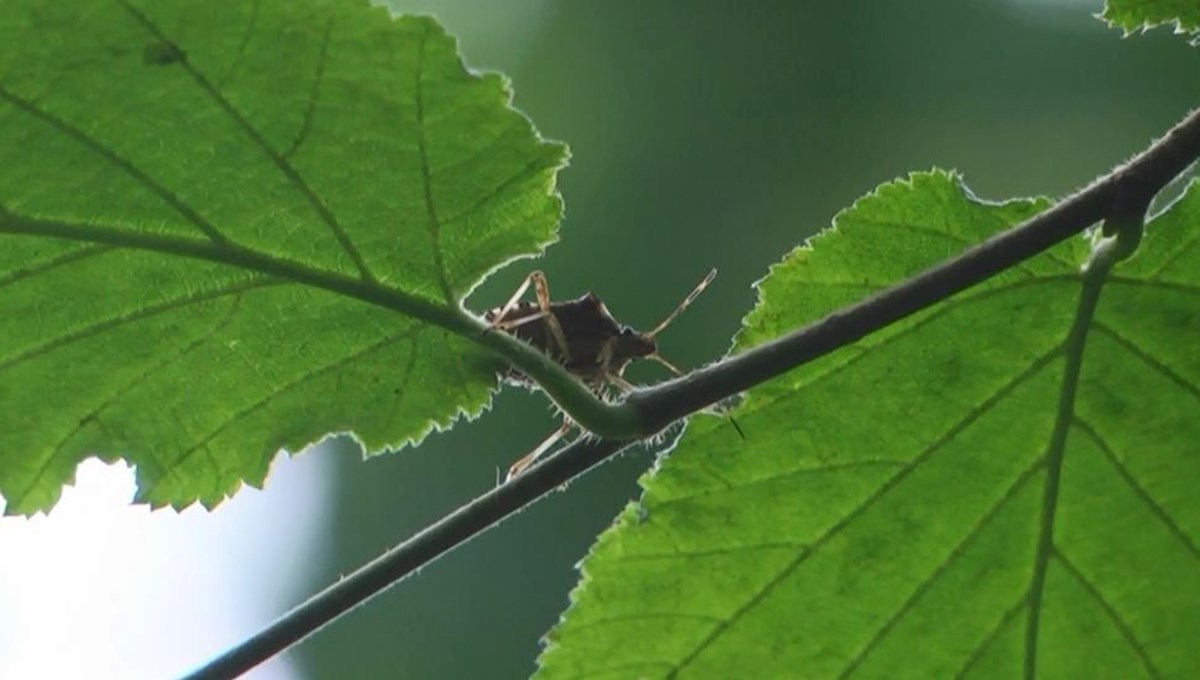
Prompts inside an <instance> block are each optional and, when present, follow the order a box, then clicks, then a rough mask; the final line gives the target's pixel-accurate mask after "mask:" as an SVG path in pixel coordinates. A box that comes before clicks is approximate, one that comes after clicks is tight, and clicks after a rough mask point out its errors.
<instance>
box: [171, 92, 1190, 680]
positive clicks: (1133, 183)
mask: <svg viewBox="0 0 1200 680" xmlns="http://www.w3.org/2000/svg"><path fill="white" fill-rule="evenodd" d="M1198 157H1200V109H1198V110H1196V111H1193V112H1192V113H1191V114H1189V115H1188V116H1187V117H1186V118H1185V119H1184V120H1183V121H1182V122H1180V123H1179V124H1178V125H1176V126H1175V127H1174V128H1172V129H1171V130H1170V132H1168V133H1167V134H1166V135H1165V136H1163V138H1162V139H1160V140H1158V141H1157V142H1155V143H1154V144H1152V145H1151V146H1150V147H1149V148H1148V149H1146V150H1145V151H1144V152H1142V153H1141V154H1139V155H1138V156H1136V157H1135V158H1133V159H1132V160H1131V161H1130V162H1128V163H1126V164H1125V165H1123V166H1121V167H1118V168H1117V169H1116V170H1113V171H1112V172H1111V173H1109V174H1108V175H1105V176H1104V177H1102V178H1100V179H1099V180H1097V181H1096V182H1094V183H1092V184H1091V185H1090V186H1088V187H1087V188H1085V189H1083V190H1081V191H1079V192H1077V193H1075V194H1074V195H1072V196H1071V197H1070V198H1068V199H1066V200H1064V201H1062V202H1060V203H1058V204H1057V205H1055V206H1054V207H1052V208H1050V209H1049V210H1046V211H1045V212H1043V213H1041V214H1039V215H1037V216H1036V217H1034V218H1032V219H1030V220H1028V221H1026V222H1025V223H1023V224H1021V225H1019V226H1017V227H1014V228H1012V229H1010V230H1008V231H1006V232H1003V233H1001V234H999V235H997V236H995V237H993V238H991V239H988V240H987V241H984V242H983V243H981V244H979V245H977V246H975V247H973V248H970V249H969V250H967V251H965V252H964V253H962V254H960V255H957V256H955V257H954V258H951V259H950V260H947V261H945V262H943V263H942V264H939V265H936V266H934V267H931V268H930V269H928V270H926V271H924V272H922V273H920V274H918V275H916V276H914V277H912V278H911V279H908V280H906V281H904V282H902V283H899V284H897V285H895V286H893V287H891V288H888V289H887V290H884V291H882V292H880V293H878V294H877V295H874V296H872V297H870V298H867V299H866V300H863V301H861V302H858V303H855V304H853V305H850V306H848V307H846V308H844V309H842V310H839V311H836V312H834V313H832V314H830V315H829V316H827V317H825V318H824V319H821V320H820V321H817V322H815V323H812V324H810V325H808V326H805V327H803V328H801V329H799V330H797V331H794V332H792V333H790V334H788V335H786V336H784V337H782V338H779V339H778V340H775V341H772V342H769V343H767V344H764V345H761V346H759V347H756V348H754V349H751V350H749V351H747V352H745V353H743V354H740V355H738V356H735V357H731V358H729V359H726V360H724V361H722V362H720V363H717V364H714V365H712V366H709V367H707V368H704V369H701V370H699V371H695V372H693V373H691V374H689V375H687V376H685V377H683V378H680V379H678V380H673V381H671V382H668V383H664V384H663V385H660V386H656V387H653V388H650V389H647V390H643V391H639V392H637V393H635V394H634V395H632V396H631V397H630V398H629V402H628V403H629V404H631V405H633V406H635V407H636V408H637V409H638V410H639V411H641V412H642V413H643V414H644V416H645V418H646V422H648V423H650V424H651V427H652V428H653V429H652V430H651V432H653V431H657V430H658V429H661V428H663V427H666V426H667V425H669V424H670V423H671V422H673V421H675V420H677V419H679V418H681V417H684V416H686V415H688V414H691V413H695V412H696V411H699V410H701V409H703V408H705V407H706V406H709V405H710V404H713V403H715V402H717V401H720V400H721V399H724V398H725V397H728V396H731V395H734V394H737V393H739V392H741V391H743V390H746V389H748V388H750V387H753V386H754V385H757V384H759V383H761V382H763V381H765V380H768V379H770V378H772V377H774V376H777V375H780V374H781V373H784V372H786V371H789V370H791V369H793V368H795V367H797V366H799V365H801V364H804V363H806V362H809V361H812V360H813V359H816V358H818V357H820V356H823V355H825V354H828V353H829V352H832V351H833V350H835V349H838V348H839V347H844V346H845V345H848V344H850V343H852V342H855V341H857V340H859V339H860V338H862V337H864V336H865V335H867V334H869V333H872V332H874V331H877V330H880V329H881V328H883V327H885V326H887V325H889V324H891V323H894V322H896V321H898V320H900V319H903V318H904V317H906V316H909V315H911V314H913V313H916V312H918V311H920V310H922V309H925V308H927V307H929V306H931V305H934V304H936V303H937V302H939V301H941V300H944V299H946V298H948V297H950V296H951V295H953V294H955V293H958V292H960V291H962V290H964V289H966V288H969V287H970V286H973V285H975V284H977V283H980V282H982V281H984V280H986V279H987V278H989V277H991V276H993V275H994V274H996V273H998V272H1001V271H1003V270H1004V269H1007V268H1009V267H1012V266H1014V265H1016V264H1018V263H1020V262H1023V261H1024V260H1026V259H1029V258H1030V257H1033V256H1035V255H1037V254H1039V253H1041V252H1043V251H1045V250H1046V249H1048V248H1050V247H1051V246H1054V245H1055V244H1057V243H1059V242H1061V241H1063V240H1065V239H1067V238H1070V237H1071V236H1073V235H1075V234H1078V233H1080V232H1082V231H1083V230H1085V229H1087V228H1088V227H1089V226H1091V225H1093V224H1096V223H1097V222H1099V221H1101V220H1103V219H1118V220H1119V219H1124V218H1128V217H1129V216H1131V215H1132V216H1140V215H1142V214H1144V213H1145V212H1146V210H1147V207H1148V206H1149V204H1150V200H1151V199H1152V198H1153V197H1154V196H1155V194H1157V193H1158V192H1159V191H1160V190H1161V189H1162V188H1163V187H1164V186H1166V185H1167V183H1169V182H1170V181H1171V180H1172V179H1173V178H1174V177H1176V176H1177V175H1178V174H1179V173H1181V172H1183V171H1184V170H1185V169H1186V168H1187V167H1188V166H1189V165H1190V164H1191V163H1193V162H1195V160H1196V159H1197V158H1198ZM647 434H649V433H647ZM629 444H630V442H628V441H625V442H616V441H580V442H577V443H575V444H572V445H571V446H569V447H567V448H565V449H564V450H562V451H561V452H559V453H558V454H556V455H554V456H552V457H550V458H548V459H547V460H546V461H544V462H542V463H541V464H538V465H536V466H534V467H532V468H530V469H529V470H528V471H526V472H525V473H524V474H522V475H521V476H519V477H517V478H516V479H514V480H512V481H510V482H508V483H507V484H504V485H503V486H500V487H498V488H496V489H493V490H492V491H490V492H488V493H486V494H484V495H482V496H480V497H479V498H477V499H475V500H474V501H471V502H470V503H468V504H467V505H464V506H462V507H461V508H459V509H458V510H456V511H454V512H453V513H451V514H450V515H447V516H446V517H444V518H443V519H441V520H440V521H438V522H437V523H435V524H433V525H431V526H429V527H427V528H425V529H424V530H422V531H421V532H420V533H418V534H416V535H415V536H413V537H412V538H410V539H408V540H407V541H405V542H403V543H401V544H400V545H397V546H396V547H394V548H392V549H391V550H389V551H388V552H386V553H384V554H383V555H381V556H380V557H378V558H376V559H375V560H373V561H372V562H370V563H368V564H367V565H365V566H363V567H362V568H360V569H359V570H358V571H356V572H355V573H353V574H351V575H350V576H347V577H346V578H344V579H342V580H341V581H339V582H337V583H335V584H334V585H332V586H330V587H328V588H326V589H325V590H324V591H322V592H321V593H318V594H317V595H315V596H313V597H312V598H311V599H309V600H308V601H307V602H305V603H304V604H302V605H300V606H299V607H296V608H295V609H293V610H292V611H291V612H288V613H287V614H285V615H283V616H282V617H280V618H279V619H278V620H277V621H275V622H274V623H272V624H271V625H269V626H268V627H267V628H265V629H264V630H262V631H261V632H259V633H258V634H257V635H255V636H253V637H251V638H249V639H248V640H246V641H245V642H243V643H241V644H239V645H237V646H236V647H233V648H231V649H229V650H228V651H226V652H225V653H224V654H222V655H221V656H219V657H217V658H216V659H214V660H212V661H210V662H209V663H208V664H206V665H205V666H203V667H202V668H200V669H199V670H197V671H196V672H194V673H193V674H191V675H189V676H187V677H188V678H191V679H198V678H232V677H236V676H238V675H240V674H242V673H244V672H246V671H248V670H250V669H251V668H253V667H254V666H256V665H258V664H259V663H261V662H263V661H265V660H266V659H268V658H270V657H272V656H274V655H275V654H278V653H279V652H281V651H283V650H284V649H286V648H288V647H290V646H291V645H293V644H295V643H296V642H299V641H300V640H302V639H304V638H305V637H307V636H308V635H310V634H312V633H313V632H315V631H316V630H318V629H320V628H321V627H322V626H324V625H326V624H328V623H329V622H331V621H333V620H334V619H336V618H337V617H339V616H341V615H342V614H344V613H345V612H347V611H348V610H350V609H352V608H354V607H355V606H357V605H359V604H361V603H363V602H365V601H366V600H367V599H368V598H370V597H372V596H374V595H375V594H377V593H379V592H380V591H382V590H384V589H385V588H387V587H388V586H390V585H393V584H394V583H396V582H398V581H400V580H401V579H402V578H404V577H405V576H407V575H409V574H411V573H412V572H414V571H416V570H417V569H419V568H420V567H422V566H424V565H426V564H428V563H430V562H432V561H433V560H434V559H436V558H437V557H439V556H441V555H442V554H444V553H446V552H448V551H449V550H451V549H452V548H455V547H457V546H459V545H462V544H463V543H465V542H467V541H468V540H470V539H471V538H472V537H474V536H475V535H477V534H479V533H480V532H482V531H484V530H485V529H487V528H488V527H490V526H492V525H493V524H496V523H497V522H499V521H501V520H503V519H505V518H506V517H508V516H509V515H511V514H513V513H514V512H516V511H517V510H519V509H521V508H522V507H524V506H526V505H528V504H529V503H532V502H533V501H534V500H536V499H538V498H539V497H541V496H543V495H544V494H546V493H548V492H550V491H551V490H553V489H555V488H557V487H559V486H561V485H562V484H564V483H566V482H567V481H569V480H570V479H571V478H573V477H575V476H576V475H578V474H580V473H582V472H583V471H585V470H587V469H588V468H590V467H592V466H593V465H596V464H597V463H599V462H601V461H603V460H606V459H607V458H609V457H611V456H613V455H615V454H616V453H617V452H618V451H620V450H622V449H623V448H625V447H626V446H628V445H629Z"/></svg>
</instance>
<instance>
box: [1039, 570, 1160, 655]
mask: <svg viewBox="0 0 1200 680" xmlns="http://www.w3.org/2000/svg"><path fill="white" fill-rule="evenodd" d="M1052 551H1053V554H1054V557H1056V558H1058V562H1059V564H1061V565H1063V567H1064V568H1065V569H1066V571H1067V573H1068V574H1070V575H1071V577H1072V578H1074V579H1075V580H1076V581H1077V582H1078V583H1079V585H1081V586H1083V589H1084V590H1085V591H1087V594H1088V595H1090V596H1091V598H1092V599H1093V600H1095V601H1096V604H1098V605H1100V608H1101V609H1102V610H1104V614H1105V616H1107V617H1108V618H1109V620H1110V621H1112V624H1113V626H1114V627H1115V628H1116V629H1117V631H1118V632H1119V633H1121V637H1123V638H1125V642H1126V644H1128V645H1129V648H1130V649H1132V650H1133V653H1134V654H1137V656H1138V660H1139V661H1140V662H1141V664H1142V667H1143V668H1145V669H1146V671H1147V672H1149V673H1150V677H1153V678H1161V677H1162V673H1160V672H1159V670H1158V668H1156V667H1155V666H1154V661H1153V660H1152V659H1151V658H1150V654H1149V653H1147V651H1146V648H1145V647H1144V646H1143V645H1142V643H1141V641H1140V640H1138V639H1137V636H1135V635H1134V634H1133V630H1132V629H1131V628H1130V627H1129V624H1128V623H1126V622H1125V620H1124V619H1123V618H1121V614H1120V612H1118V611H1117V609H1116V607H1114V606H1113V605H1112V603H1111V602H1109V601H1108V599H1107V598H1105V597H1104V593H1102V592H1100V589H1099V588H1097V587H1096V585H1095V584H1094V583H1092V582H1091V581H1089V580H1087V578H1086V577H1085V576H1084V575H1083V572H1081V571H1080V570H1079V568H1078V567H1076V566H1075V564H1074V563H1073V562H1071V560H1069V559H1067V556H1066V555H1064V554H1063V552H1062V550H1060V549H1058V548H1057V547H1055V548H1052Z"/></svg>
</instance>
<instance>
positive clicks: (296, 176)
mask: <svg viewBox="0 0 1200 680" xmlns="http://www.w3.org/2000/svg"><path fill="white" fill-rule="evenodd" d="M117 1H118V2H119V3H121V5H122V6H123V7H124V8H125V10H126V11H128V12H129V13H130V14H131V15H133V17H134V18H135V19H137V20H138V22H139V23H140V24H142V26H143V27H144V28H145V29H146V30H147V31H148V32H150V33H151V34H152V35H153V36H154V37H155V38H157V39H158V40H161V41H162V42H163V43H164V44H167V45H170V46H171V47H172V48H173V49H175V50H176V51H177V52H178V53H179V54H186V52H184V50H183V48H182V47H180V46H179V45H178V44H177V43H176V42H175V41H174V40H171V39H170V38H169V37H167V35H166V34H165V33H164V32H163V31H162V29H160V28H159V27H158V25H156V24H155V23H154V22H153V21H151V20H150V17H148V16H146V15H145V14H143V13H142V12H141V11H140V10H138V9H137V8H136V7H134V6H133V5H131V4H130V3H129V0H117ZM179 64H180V65H181V66H182V67H183V69H184V70H185V71H186V72H187V74H188V75H189V76H190V77H191V79H192V81H193V82H195V83H196V84H197V85H198V86H199V87H200V89H201V90H202V91H203V92H204V93H205V94H206V95H208V97H209V98H210V99H211V100H212V101H213V102H214V103H215V104H216V105H217V106H218V107H219V108H220V109H221V111H223V112H224V113H225V115H227V116H229V118H230V120H232V121H233V122H234V123H235V124H237V126H238V127H239V128H241V129H242V132H243V133H245V135H246V136H247V137H248V138H249V139H250V141H251V142H252V143H253V144H254V145H255V146H257V147H258V148H259V150H261V151H262V152H263V154H264V155H266V157H267V158H268V159H269V160H270V161H271V162H272V163H273V164H274V165H275V167H276V168H277V169H278V170H279V171H280V172H281V173H283V176H284V177H286V178H287V180H288V181H289V182H291V184H292V186H293V187H295V189H296V190H297V191H299V192H300V194H301V195H302V196H304V198H305V199H306V200H307V201H308V204H309V205H310V206H311V207H312V209H313V211H314V212H316V214H317V216H318V217H319V218H320V219H321V221H322V222H324V223H325V225H326V226H327V227H328V228H329V230H330V231H331V232H332V233H333V236H334V238H336V239H337V241H338V243H339V244H340V245H341V246H342V249H343V250H344V251H345V252H346V254H347V255H348V256H349V257H350V259H351V260H352V261H353V262H354V266H355V267H356V268H357V269H358V273H359V276H360V277H361V278H362V280H363V281H368V282H374V281H375V280H376V279H375V275H374V274H373V273H372V272H371V270H370V268H369V267H367V263H366V260H364V259H363V256H362V253H360V252H359V251H358V247H357V246H355V245H354V242H353V241H352V240H351V239H350V235H349V234H347V233H346V230H345V229H343V228H342V225H341V224H340V223H339V222H338V219H337V217H336V216H335V215H334V214H333V211H331V210H330V209H329V206H327V205H325V202H324V201H322V200H321V197H320V196H318V195H317V194H316V192H314V191H313V190H312V187H310V186H309V185H308V182H307V181H306V180H305V179H304V177H303V176H301V174H300V173H299V172H298V171H297V170H296V168H295V167H293V166H292V164H291V163H290V162H289V161H288V159H287V158H284V157H283V156H282V155H281V154H280V153H279V152H278V151H276V150H275V149H274V148H273V147H272V146H271V145H270V144H269V143H267V140H266V139H265V138H264V137H263V136H262V133H261V132H259V131H258V128H256V127H254V125H253V124H251V123H250V121H249V120H248V119H247V118H246V117H245V116H244V115H242V113H241V112H240V111H238V109H237V108H236V107H234V106H233V103H232V102H230V101H229V100H228V99H226V98H225V95H223V94H222V93H221V91H220V90H218V89H217V88H216V86H214V85H213V84H212V82H211V81H209V79H208V78H206V77H205V76H204V74H203V73H201V72H200V71H199V70H197V69H196V67H195V66H193V65H192V63H191V62H190V61H188V60H187V59H186V58H185V59H183V60H181V61H180V62H179Z"/></svg>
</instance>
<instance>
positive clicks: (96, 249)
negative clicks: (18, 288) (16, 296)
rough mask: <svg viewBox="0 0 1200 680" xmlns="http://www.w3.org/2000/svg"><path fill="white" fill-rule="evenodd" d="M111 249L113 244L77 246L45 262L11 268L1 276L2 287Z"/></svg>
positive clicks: (0, 285)
mask: <svg viewBox="0 0 1200 680" xmlns="http://www.w3.org/2000/svg"><path fill="white" fill-rule="evenodd" d="M111 250H113V247H112V246H102V245H97V246H85V247H83V248H76V249H74V250H71V251H68V252H65V253H61V254H59V255H56V256H55V257H52V258H50V259H48V260H46V261H44V262H39V263H37V264H34V265H30V266H28V267H19V268H17V269H13V270H10V271H9V272H8V273H7V274H5V275H4V276H0V288H4V287H5V286H10V285H12V284H14V283H17V282H19V281H25V280H27V279H31V278H33V277H35V276H37V275H39V274H44V273H46V272H49V271H53V270H54V269H57V268H58V267H62V266H65V265H69V264H74V263H75V262H79V261H80V260H86V259H87V258H89V257H95V256H97V255H103V254H104V253H107V252H109V251H111Z"/></svg>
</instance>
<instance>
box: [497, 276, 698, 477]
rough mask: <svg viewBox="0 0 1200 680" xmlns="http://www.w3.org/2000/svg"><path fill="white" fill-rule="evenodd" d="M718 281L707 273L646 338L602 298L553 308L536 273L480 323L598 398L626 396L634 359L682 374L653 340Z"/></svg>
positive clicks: (516, 466)
mask: <svg viewBox="0 0 1200 680" xmlns="http://www.w3.org/2000/svg"><path fill="white" fill-rule="evenodd" d="M716 275H717V270H715V269H714V270H712V271H710V272H709V273H708V276H706V277H704V280H703V281H701V282H700V283H699V285H697V286H696V288H695V289H693V290H692V292H691V293H689V294H688V296H687V297H686V298H684V299H683V302H680V303H679V306H677V307H676V308H675V311H673V312H671V313H670V314H668V315H667V318H665V319H663V320H662V322H661V323H659V324H658V325H657V326H655V327H654V329H653V330H651V331H649V332H647V333H640V332H638V331H635V330H633V329H632V328H630V327H629V326H625V325H622V324H619V323H617V320H616V319H614V318H613V316H612V313H610V312H609V311H608V308H607V307H605V306H604V303H603V302H601V301H600V298H598V297H596V296H595V295H593V294H592V293H587V294H586V295H584V296H583V297H580V298H578V299H575V300H570V301H568V302H552V301H551V300H550V286H549V285H548V284H547V282H546V275H545V274H543V273H542V272H540V271H535V272H533V273H532V274H530V275H529V276H527V277H526V278H525V281H524V283H522V284H521V285H520V286H519V287H518V288H517V290H516V292H515V293H513V295H512V297H511V298H509V300H508V302H506V303H505V304H504V305H503V306H501V307H497V308H495V309H492V310H489V311H488V312H487V313H485V314H484V315H483V318H484V320H485V321H487V322H488V329H489V330H501V331H504V332H506V333H509V334H511V335H514V336H516V337H517V338H519V339H521V340H524V341H525V342H527V343H529V344H531V345H533V346H534V347H536V348H537V349H539V350H541V351H542V352H544V353H545V354H547V355H549V356H550V357H551V358H552V359H554V360H555V361H557V362H558V363H560V364H562V365H563V367H564V368H566V369H567V371H569V372H570V373H572V374H574V375H575V376H578V377H579V379H580V380H582V381H583V382H584V383H585V384H587V385H588V386H589V387H591V388H592V390H593V391H595V392H596V394H598V395H604V394H606V393H607V390H608V389H609V388H610V387H611V388H615V389H616V390H618V391H619V392H621V393H628V392H630V391H632V390H633V389H634V386H633V385H632V384H630V383H629V381H627V380H625V378H624V377H622V376H623V374H624V373H625V369H626V368H627V367H628V366H629V364H630V363H631V362H633V361H634V360H635V359H648V360H651V361H656V362H658V363H660V364H662V365H663V366H665V367H666V368H667V369H668V370H670V371H671V372H672V373H674V374H676V375H681V374H682V372H681V371H680V370H679V369H678V368H675V366H674V365H672V364H671V362H669V361H667V360H666V359H663V358H662V357H661V356H659V355H658V342H657V341H656V339H655V337H656V336H657V335H658V334H659V333H661V332H662V331H663V329H665V328H666V327H667V326H669V325H670V324H671V322H672V321H674V320H675V318H676V317H678V316H679V314H680V313H682V312H683V310H685V309H687V307H688V305H690V304H692V302H693V301H695V299H696V297H697V296H699V295H700V293H701V292H702V291H703V290H704V289H705V287H707V286H708V284H709V283H711V282H712V280H713V277H715V276H716ZM531 285H532V286H533V289H534V297H535V298H536V300H534V301H522V300H521V297H522V296H524V295H525V293H526V291H528V290H529V286H531ZM504 377H505V379H506V380H508V381H509V382H513V383H517V384H520V385H525V386H533V384H534V383H533V381H531V380H530V379H529V378H528V377H527V376H525V375H524V374H523V373H521V372H520V371H518V370H516V369H509V370H508V372H507V373H506V374H505V376H504ZM573 427H575V423H573V422H572V421H571V419H570V418H567V417H564V418H563V424H562V425H561V426H560V427H559V428H558V429H557V430H555V431H554V432H552V433H551V434H550V436H549V437H547V438H546V439H545V441H543V442H542V443H541V444H539V445H538V446H537V447H536V448H535V449H534V450H533V451H530V452H529V453H528V454H526V455H525V456H523V457H522V458H521V459H520V460H518V461H516V462H515V463H513V464H512V466H511V467H509V469H508V475H507V476H506V477H505V481H508V480H509V479H512V478H513V477H515V476H517V475H519V474H521V472H523V471H524V470H525V469H526V468H528V467H529V466H530V465H533V463H534V462H536V461H537V459H538V458H539V457H541V456H542V455H543V454H545V453H546V451H548V450H550V448H552V447H553V446H554V444H555V443H557V442H558V441H559V440H560V439H562V438H563V437H564V436H566V434H567V433H568V432H570V431H571V429H572V428H573Z"/></svg>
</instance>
